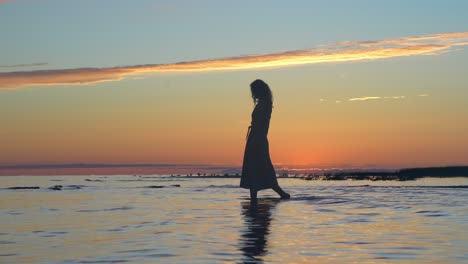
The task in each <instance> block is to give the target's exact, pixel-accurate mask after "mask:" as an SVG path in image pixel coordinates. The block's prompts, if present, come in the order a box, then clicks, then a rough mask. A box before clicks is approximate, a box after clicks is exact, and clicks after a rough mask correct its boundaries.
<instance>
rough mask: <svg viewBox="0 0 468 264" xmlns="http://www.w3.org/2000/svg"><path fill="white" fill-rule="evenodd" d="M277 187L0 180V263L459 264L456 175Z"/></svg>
mask: <svg viewBox="0 0 468 264" xmlns="http://www.w3.org/2000/svg"><path fill="white" fill-rule="evenodd" d="M86 179H90V180H86ZM141 179H143V180H141ZM57 181H59V182H57ZM280 181H281V186H284V187H285V189H287V190H288V191H290V192H291V194H292V198H291V199H290V200H285V201H283V200H279V199H276V198H272V197H277V195H276V194H275V193H274V192H273V191H271V190H265V191H262V192H261V193H260V194H259V202H258V205H257V207H256V208H253V207H252V206H250V204H249V200H248V197H249V193H248V190H244V189H240V188H238V184H239V180H238V179H192V180H187V179H177V178H161V177H153V178H142V177H138V176H112V177H100V176H84V177H81V176H69V177H67V176H57V177H38V176H33V177H0V226H1V230H0V263H119V262H127V263H190V264H196V263H262V262H264V263H375V262H381V261H384V263H388V262H406V263H407V262H412V263H425V262H426V263H427V262H429V261H430V262H431V263H468V255H467V254H466V249H467V248H468V239H467V237H468V214H467V213H466V212H468V192H467V191H466V190H467V188H466V187H467V186H468V179H466V178H465V179H461V178H459V179H422V180H417V181H412V182H367V181H356V182H353V181H340V182H338V181H337V182H321V181H302V180H298V179H280ZM57 183H59V184H60V185H62V186H63V188H62V190H51V189H49V187H50V186H54V185H57ZM176 185H180V187H176ZM14 186H39V187H40V189H31V190H20V189H19V190H12V189H7V188H8V187H14ZM76 186H79V187H80V188H76ZM148 186H161V187H160V188H159V187H158V188H148Z"/></svg>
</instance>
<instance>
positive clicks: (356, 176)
mask: <svg viewBox="0 0 468 264" xmlns="http://www.w3.org/2000/svg"><path fill="white" fill-rule="evenodd" d="M142 177H143V176H142ZM171 177H177V178H195V179H196V178H199V179H200V178H240V175H239V174H211V175H206V174H196V175H193V174H188V175H180V174H179V175H171ZM455 177H468V166H449V167H428V168H408V169H401V170H398V171H394V172H388V171H348V172H335V173H308V174H295V175H287V174H283V175H279V176H278V178H299V179H303V180H322V181H337V180H370V181H410V180H416V179H419V178H455Z"/></svg>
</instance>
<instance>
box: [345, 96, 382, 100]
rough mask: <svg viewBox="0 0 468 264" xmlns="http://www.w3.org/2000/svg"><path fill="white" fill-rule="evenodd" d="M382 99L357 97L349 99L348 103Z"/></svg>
mask: <svg viewBox="0 0 468 264" xmlns="http://www.w3.org/2000/svg"><path fill="white" fill-rule="evenodd" d="M381 98H382V97H378V96H366V97H357V98H350V99H348V101H367V100H375V99H381Z"/></svg>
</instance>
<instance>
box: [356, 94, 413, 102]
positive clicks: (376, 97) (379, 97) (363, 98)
mask: <svg viewBox="0 0 468 264" xmlns="http://www.w3.org/2000/svg"><path fill="white" fill-rule="evenodd" d="M378 99H405V96H403V95H401V96H383V97H381V96H365V97H356V98H350V99H348V101H368V100H378Z"/></svg>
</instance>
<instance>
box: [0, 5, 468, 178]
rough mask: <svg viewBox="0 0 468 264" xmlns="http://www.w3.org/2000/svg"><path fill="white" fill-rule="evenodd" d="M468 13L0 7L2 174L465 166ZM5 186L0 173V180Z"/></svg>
mask: <svg viewBox="0 0 468 264" xmlns="http://www.w3.org/2000/svg"><path fill="white" fill-rule="evenodd" d="M467 12H468V2H467V1H457V0H453V1H427V0H426V1H423V0H421V1H419V0H415V1H407V0H405V1H375V0H369V1H361V0H357V1H305V0H304V1H267V0H264V1H219V0H218V1H217V0H210V1H209V0H200V1H189V0H186V1H179V0H173V1H169V0H166V1H161V0H137V1H125V0H99V1H97V0H79V1H71V0H55V1H51V0H17V1H14V0H10V1H5V0H0V32H1V37H0V40H1V42H0V43H1V44H0V122H1V127H0V170H1V166H11V165H28V164H29V165H30V164H68V163H90V164H142V163H145V164H167V163H170V164H181V165H182V164H191V165H193V164H204V165H209V166H226V167H240V166H241V162H242V157H243V151H244V147H245V135H246V130H247V127H248V126H249V124H250V121H251V120H250V118H251V116H250V114H251V111H252V109H253V107H254V105H253V103H252V100H251V98H250V90H249V84H250V83H251V82H252V81H253V80H255V79H257V78H260V79H263V80H264V81H266V82H267V83H268V84H269V85H270V87H271V89H272V91H273V95H274V109H273V113H272V119H271V124H270V133H269V141H270V151H271V158H272V161H273V163H274V164H275V166H276V168H278V169H281V168H289V169H291V168H402V167H420V166H444V165H466V164H468V103H467V102H468V100H467V99H468V70H467V69H468V16H467ZM0 174H1V173H0Z"/></svg>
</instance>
